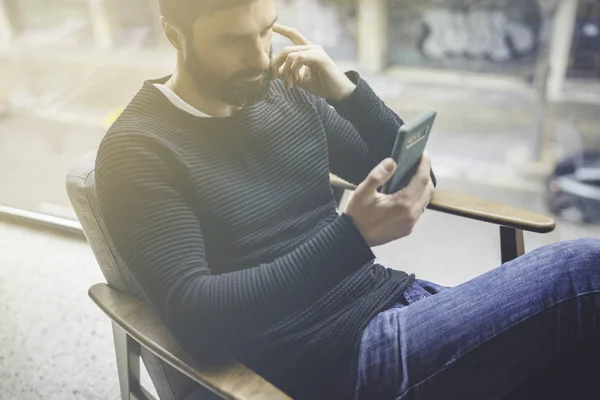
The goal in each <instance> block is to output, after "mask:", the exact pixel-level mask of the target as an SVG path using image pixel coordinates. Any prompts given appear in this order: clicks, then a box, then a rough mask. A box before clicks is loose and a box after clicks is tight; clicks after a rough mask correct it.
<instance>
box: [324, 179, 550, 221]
mask: <svg viewBox="0 0 600 400" xmlns="http://www.w3.org/2000/svg"><path fill="white" fill-rule="evenodd" d="M330 178H331V184H332V185H333V186H335V187H338V188H341V189H346V190H354V189H356V186H355V185H352V184H351V183H348V182H346V181H344V180H343V179H340V178H339V177H337V176H335V175H331V176H330ZM428 208H430V209H432V210H436V211H440V212H443V213H446V214H453V215H458V216H459V217H465V218H469V219H474V220H478V221H484V222H489V223H492V224H497V225H501V226H506V227H509V228H515V229H521V230H524V231H529V232H537V233H548V232H552V231H553V230H554V228H555V227H556V222H555V221H554V220H553V219H552V218H550V217H547V216H544V215H540V214H536V213H533V212H530V211H524V210H520V209H518V208H513V207H508V206H505V205H503V204H499V203H494V202H491V201H488V200H485V199H480V198H477V197H473V196H469V195H465V194H461V193H456V192H452V191H449V190H444V189H436V190H435V194H434V195H433V199H432V201H431V203H430V204H429V206H428Z"/></svg>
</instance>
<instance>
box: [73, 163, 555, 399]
mask: <svg viewBox="0 0 600 400" xmlns="http://www.w3.org/2000/svg"><path fill="white" fill-rule="evenodd" d="M94 161H95V153H92V154H88V155H86V156H84V157H83V158H82V159H80V160H79V161H78V162H77V163H76V165H75V166H74V167H73V168H72V169H71V170H70V171H69V173H68V177H67V192H68V195H69V198H70V200H71V203H72V204H73V206H74V208H75V211H76V213H77V216H78V218H79V220H80V222H81V225H82V227H83V230H84V233H85V235H86V237H87V240H88V242H89V244H90V246H91V248H92V250H93V252H94V254H95V256H96V259H97V261H98V263H99V265H100V268H101V269H102V272H103V274H104V276H105V278H106V282H107V283H108V285H107V284H104V283H99V284H97V285H95V286H93V287H92V288H90V290H89V295H90V297H91V298H92V300H93V301H94V302H95V303H96V304H97V305H98V307H100V309H101V310H102V311H104V312H105V313H106V315H108V317H109V318H110V319H111V321H112V327H113V336H114V343H115V352H116V356H117V367H118V374H119V381H120V388H121V397H122V399H138V400H141V399H152V396H151V395H150V394H149V393H148V391H147V390H146V389H144V388H143V387H142V386H141V384H140V356H141V358H142V359H143V361H144V364H145V365H146V368H147V370H148V372H149V374H150V377H151V378H152V381H153V384H154V386H155V388H156V391H157V393H158V395H159V397H160V398H161V399H162V400H191V399H202V400H204V399H217V398H224V399H238V400H251V399H261V400H265V399H288V398H289V397H288V396H286V395H285V394H284V393H283V392H281V391H280V390H279V389H277V388H276V387H274V386H273V385H272V384H270V383H269V382H267V381H265V380H264V379H263V378H262V377H260V376H259V375H257V374H255V373H254V372H252V371H251V370H249V369H248V368H246V367H245V366H243V365H241V364H239V363H238V362H236V361H235V360H231V361H230V362H228V363H226V364H225V365H223V366H220V367H218V368H216V367H213V368H207V367H206V366H203V365H202V364H201V363H199V362H197V361H196V360H194V359H192V358H191V357H190V356H189V355H188V354H186V353H185V352H184V351H183V350H182V349H181V347H180V346H179V345H178V344H177V342H176V341H175V340H174V338H173V337H172V336H171V334H170V333H169V331H168V330H167V328H166V327H165V325H164V324H163V323H162V322H161V320H160V319H159V318H158V317H157V316H156V314H155V313H154V311H153V310H152V309H151V308H150V307H149V306H148V305H147V304H148V301H147V298H146V297H145V296H144V294H143V292H142V291H141V288H140V287H139V285H138V284H137V283H136V282H135V281H134V279H133V277H132V275H131V273H130V272H129V270H128V269H127V267H126V265H125V264H124V263H123V261H122V259H121V258H120V257H119V255H118V254H117V253H116V252H115V251H114V247H113V243H112V241H111V239H110V235H109V234H108V232H107V230H106V227H105V226H104V224H103V222H102V219H101V216H100V213H99V209H98V202H97V199H96V195H95V186H94ZM331 182H332V187H333V189H334V193H335V195H336V200H337V201H338V205H340V202H341V201H342V198H343V197H344V194H348V193H349V191H352V190H353V189H354V188H355V187H354V186H353V185H351V184H349V183H347V182H345V181H343V180H340V179H338V178H336V177H334V176H332V179H331ZM429 208H430V209H432V210H436V211H440V212H444V213H448V214H454V215H456V216H459V217H464V218H470V219H475V220H479V221H484V222H489V223H492V224H496V225H498V226H499V227H500V241H501V248H502V254H501V257H502V261H503V262H505V261H509V260H511V259H514V258H516V257H518V256H520V255H521V254H523V252H524V245H523V231H531V232H538V233H547V232H551V231H552V230H554V227H555V222H554V221H553V220H552V219H551V218H548V217H545V216H540V215H537V214H534V213H531V212H527V211H522V210H518V209H515V208H511V207H507V206H504V205H501V204H495V203H491V202H488V201H486V200H482V199H477V198H473V197H470V196H466V195H462V194H459V193H454V192H450V191H446V190H441V189H438V190H437V192H436V194H435V197H434V199H433V202H432V203H431V205H430V206H429Z"/></svg>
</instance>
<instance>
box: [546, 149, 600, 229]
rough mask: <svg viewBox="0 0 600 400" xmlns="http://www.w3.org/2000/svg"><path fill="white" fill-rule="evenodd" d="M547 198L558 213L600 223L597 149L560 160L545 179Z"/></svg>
mask: <svg viewBox="0 0 600 400" xmlns="http://www.w3.org/2000/svg"><path fill="white" fill-rule="evenodd" d="M546 202H547V205H548V208H549V209H550V211H551V212H553V213H554V214H556V215H557V216H559V217H562V218H565V219H568V220H571V221H575V222H580V223H593V224H600V150H586V151H584V152H582V153H579V154H577V155H575V156H572V157H569V158H567V159H565V160H562V161H560V162H559V163H558V164H557V165H556V168H555V169H554V172H553V173H552V174H551V175H550V176H549V177H548V179H547V180H546Z"/></svg>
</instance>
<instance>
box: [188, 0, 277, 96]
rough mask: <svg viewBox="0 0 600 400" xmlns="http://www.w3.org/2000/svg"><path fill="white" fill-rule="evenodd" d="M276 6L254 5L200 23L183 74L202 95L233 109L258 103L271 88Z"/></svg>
mask: <svg viewBox="0 0 600 400" xmlns="http://www.w3.org/2000/svg"><path fill="white" fill-rule="evenodd" d="M276 19H277V14H276V11H275V0H256V1H251V2H248V3H242V4H241V5H238V6H233V7H229V8H224V9H220V10H217V11H215V12H212V13H209V14H207V15H204V16H201V17H200V18H198V19H197V20H196V22H195V24H194V26H193V28H192V32H191V36H192V38H191V39H192V40H190V37H188V38H187V40H186V53H187V54H186V57H185V61H184V68H185V70H186V72H187V73H188V74H189V75H190V76H191V77H192V79H193V80H194V82H195V84H196V86H197V88H198V90H199V91H200V92H201V93H202V94H204V95H208V96H210V97H214V98H217V99H219V100H220V101H223V102H225V103H227V104H230V105H233V106H244V105H248V104H252V103H254V102H256V101H258V100H260V99H261V98H262V97H263V96H264V95H265V94H266V92H267V91H268V89H269V84H270V80H271V78H270V76H271V73H270V64H271V60H272V48H271V35H272V30H271V28H272V26H273V24H274V23H275V20H276Z"/></svg>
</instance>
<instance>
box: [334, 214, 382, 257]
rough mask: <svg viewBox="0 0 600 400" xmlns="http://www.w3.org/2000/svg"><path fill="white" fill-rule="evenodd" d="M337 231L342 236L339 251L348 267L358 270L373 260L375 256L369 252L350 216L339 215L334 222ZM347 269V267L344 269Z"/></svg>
mask: <svg viewBox="0 0 600 400" xmlns="http://www.w3.org/2000/svg"><path fill="white" fill-rule="evenodd" d="M333 224H334V225H337V228H338V229H339V230H337V229H335V228H334V230H337V231H338V232H339V233H341V234H342V236H343V238H344V239H343V243H344V245H343V248H341V249H340V250H341V251H342V252H343V256H342V258H343V259H344V260H347V261H348V263H349V264H350V265H354V266H356V268H359V267H361V266H363V265H365V264H366V263H368V262H369V261H372V260H374V259H375V254H373V252H372V251H371V247H370V246H369V245H368V243H367V242H366V240H365V238H364V237H363V235H362V234H361V233H360V231H359V230H358V228H357V227H356V225H354V221H353V219H352V217H351V216H349V215H348V214H345V213H343V214H341V215H340V216H339V217H338V218H337V220H336V221H335V222H333ZM346 268H347V265H346V267H345V268H344V269H346Z"/></svg>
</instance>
